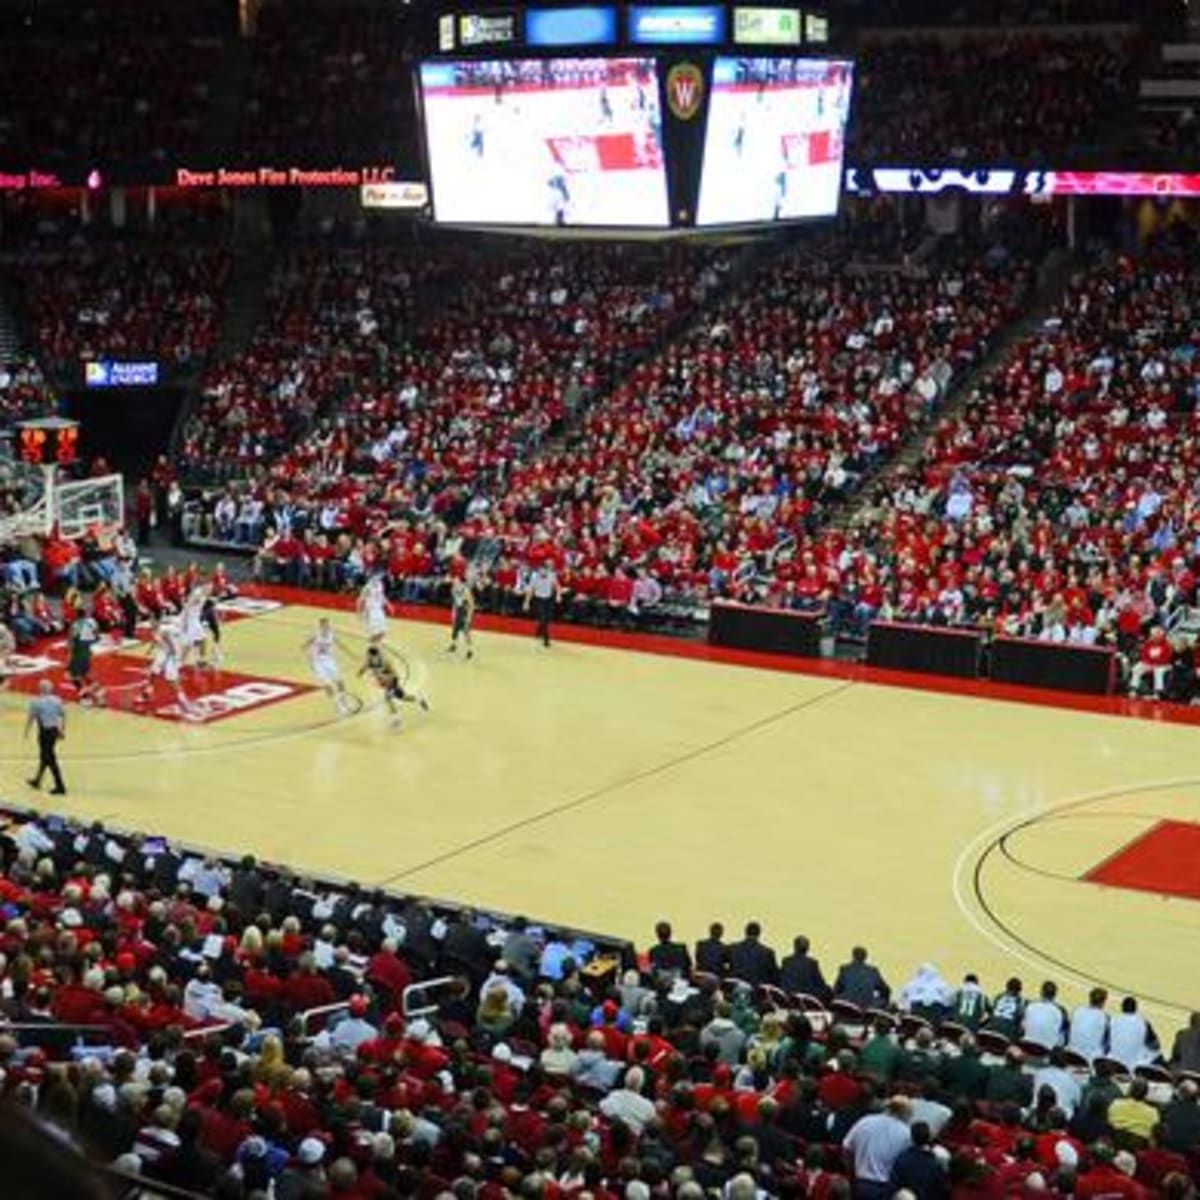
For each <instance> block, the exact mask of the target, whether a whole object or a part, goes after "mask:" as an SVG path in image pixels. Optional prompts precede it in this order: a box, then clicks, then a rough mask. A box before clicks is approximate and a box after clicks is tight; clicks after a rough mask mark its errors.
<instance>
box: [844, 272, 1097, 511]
mask: <svg viewBox="0 0 1200 1200" xmlns="http://www.w3.org/2000/svg"><path fill="white" fill-rule="evenodd" d="M1075 265H1076V264H1075V261H1074V259H1073V257H1072V256H1071V254H1070V253H1069V252H1068V251H1066V250H1064V249H1055V250H1053V251H1051V252H1050V254H1049V255H1048V256H1047V257H1046V259H1045V260H1044V261H1043V262H1042V265H1041V267H1040V269H1039V271H1038V280H1037V284H1036V286H1035V289H1034V293H1033V297H1032V299H1031V302H1030V306H1029V309H1028V311H1027V312H1026V313H1025V315H1024V316H1023V317H1022V318H1021V319H1020V320H1019V321H1017V322H1015V323H1014V324H1012V325H1010V326H1008V328H1007V329H1005V330H1004V331H1003V333H1001V334H1000V336H999V337H998V338H997V339H996V341H995V342H994V343H993V345H992V347H991V349H990V350H989V351H988V353H987V354H985V355H984V356H983V358H981V359H980V360H979V362H977V363H976V364H975V365H974V366H973V367H972V368H971V370H969V371H968V372H966V374H964V375H962V376H960V377H959V378H958V379H957V380H956V381H955V382H954V383H953V384H952V385H951V387H950V389H949V391H948V392H947V393H946V396H945V398H944V400H943V402H942V403H941V404H940V405H938V407H937V408H936V409H934V411H933V412H932V413H930V414H929V415H928V416H927V417H926V418H925V420H924V421H922V422H921V424H920V425H918V426H917V427H916V428H915V429H914V430H913V431H912V433H911V434H910V435H909V437H908V440H907V441H906V442H905V444H904V446H903V447H902V448H901V450H900V451H899V452H898V453H897V454H896V455H894V456H893V457H892V459H891V460H890V461H889V462H888V464H887V465H886V466H885V467H883V468H882V470H880V472H879V473H878V474H877V475H875V476H874V477H873V478H872V479H870V480H869V481H868V483H867V484H866V486H864V487H861V488H859V490H858V491H857V492H855V494H854V495H853V496H852V497H850V498H849V499H848V500H847V501H846V502H845V503H844V504H843V505H841V507H840V508H838V509H836V510H835V511H834V512H832V513H831V514H830V516H829V519H828V521H827V522H826V528H829V529H846V528H849V527H851V526H853V525H854V524H855V523H856V520H857V519H858V517H859V516H860V515H862V514H866V513H868V512H870V511H871V509H872V506H873V503H874V499H873V498H874V496H875V495H876V493H877V492H878V490H879V487H880V486H881V485H886V484H887V482H888V480H889V479H892V478H894V477H895V476H896V475H897V474H899V473H901V472H903V471H906V470H908V469H909V468H911V467H912V466H913V465H914V464H915V463H916V462H917V461H918V460H919V459H920V457H921V454H922V453H923V451H924V448H925V442H926V439H927V438H928V437H929V434H930V433H931V432H932V430H933V427H934V426H935V425H936V424H937V423H938V422H939V421H942V420H945V419H946V418H948V417H954V416H955V415H956V414H957V413H958V412H959V411H960V410H961V409H962V407H963V406H964V405H965V404H966V402H967V399H968V397H969V396H970V395H971V392H972V391H973V390H974V389H975V388H976V387H977V386H978V384H979V382H980V380H982V379H984V378H985V377H986V376H987V375H988V374H989V373H990V372H992V371H993V370H995V369H996V367H998V366H999V365H1000V364H1001V363H1002V362H1003V360H1004V356H1005V355H1006V354H1007V353H1008V351H1009V350H1010V349H1011V347H1012V346H1013V345H1015V344H1016V343H1017V342H1019V341H1020V340H1021V339H1022V338H1024V337H1027V336H1028V335H1029V334H1030V333H1032V332H1033V330H1034V329H1036V328H1037V327H1038V326H1039V325H1040V324H1041V323H1042V321H1044V320H1045V319H1046V317H1047V316H1049V314H1050V312H1051V311H1052V310H1053V308H1054V306H1055V305H1056V304H1057V303H1058V301H1059V299H1060V298H1061V297H1062V295H1063V292H1064V291H1065V290H1066V287H1067V283H1068V282H1069V280H1070V277H1071V273H1072V271H1073V269H1074V267H1075Z"/></svg>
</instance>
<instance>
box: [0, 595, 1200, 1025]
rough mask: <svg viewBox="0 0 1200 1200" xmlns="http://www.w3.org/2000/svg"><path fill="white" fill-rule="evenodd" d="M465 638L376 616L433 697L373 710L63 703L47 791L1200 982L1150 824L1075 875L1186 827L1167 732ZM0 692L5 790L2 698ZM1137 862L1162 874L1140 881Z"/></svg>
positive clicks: (639, 936) (141, 824) (968, 954)
mask: <svg viewBox="0 0 1200 1200" xmlns="http://www.w3.org/2000/svg"><path fill="white" fill-rule="evenodd" d="M317 615H318V612H317V610H316V609H314V608H309V607H304V606H299V605H287V606H283V607H279V608H277V609H275V610H274V611H269V612H266V613H264V614H262V615H259V616H256V617H254V618H253V619H247V620H243V621H240V622H238V623H236V624H230V625H228V626H227V627H226V661H227V665H228V667H229V668H230V669H231V670H236V671H237V672H239V673H241V674H242V675H245V676H249V677H254V678H266V679H272V680H283V681H293V682H295V683H300V684H307V683H309V682H311V681H310V680H309V678H308V672H307V664H306V661H305V659H304V657H303V655H302V653H301V651H300V644H301V642H302V641H303V639H304V638H305V637H307V635H308V633H309V631H310V630H311V628H312V627H313V625H314V622H315V620H316V617H317ZM332 615H333V619H334V623H335V627H336V628H337V629H338V630H339V632H340V634H341V635H342V636H343V638H344V639H345V641H346V642H347V644H348V645H349V646H351V647H352V648H353V649H354V650H355V652H356V653H357V652H358V650H359V649H360V648H361V646H362V639H361V637H360V636H359V631H358V626H357V622H356V620H355V618H354V616H353V615H352V614H351V613H345V612H336V613H334V614H332ZM476 636H477V649H478V654H477V657H476V659H475V661H473V662H469V663H468V662H465V661H463V660H462V657H461V654H460V655H459V656H457V658H455V657H451V656H448V655H446V654H445V652H444V645H445V640H446V637H445V630H444V628H443V627H442V626H440V625H435V624H431V623H429V622H427V621H396V622H393V629H392V632H391V634H390V635H389V644H390V645H392V646H394V647H396V648H397V649H399V650H400V651H402V653H403V654H404V656H405V657H406V659H407V660H408V662H409V664H410V667H411V675H412V682H413V683H414V684H416V685H417V686H420V687H423V688H425V689H426V690H427V691H428V693H429V698H430V701H431V703H432V706H433V711H432V712H430V713H429V714H424V713H421V712H419V711H416V710H415V709H409V710H407V711H406V713H405V727H404V729H403V730H402V731H400V732H395V731H393V730H391V729H390V728H389V727H388V722H387V719H386V715H385V714H384V713H383V712H382V711H381V710H380V709H379V708H378V706H377V704H376V701H375V697H374V695H373V694H372V692H371V690H370V688H369V687H367V686H366V685H365V683H361V684H357V685H355V686H357V687H359V689H360V690H361V692H362V694H363V695H364V696H365V697H367V698H368V701H369V704H368V707H367V708H366V709H365V710H364V711H363V712H362V713H360V714H359V715H357V716H355V717H353V718H350V719H347V720H344V721H335V720H334V719H333V718H332V712H331V707H330V705H329V702H328V701H327V699H326V698H325V697H324V695H322V694H321V693H319V692H315V691H312V692H306V693H303V694H297V695H294V696H291V697H290V698H285V699H282V700H280V701H279V702H278V703H272V704H268V705H266V706H264V707H254V708H250V709H248V710H247V711H244V712H241V713H238V714H235V715H232V716H228V717H226V718H225V719H223V720H220V721H214V722H211V723H204V724H200V725H187V724H181V723H176V722H170V721H164V720H156V719H153V718H151V717H147V716H144V715H137V714H135V713H131V712H120V711H108V710H91V711H81V710H78V709H72V711H71V719H72V726H71V730H70V736H69V739H68V741H67V743H66V744H65V746H64V751H63V760H64V764H65V766H66V769H67V773H68V782H69V784H70V786H71V793H70V795H69V796H68V797H66V800H65V803H63V804H62V805H61V808H63V809H64V810H66V811H69V812H71V813H73V814H77V815H81V816H88V817H91V816H100V817H103V818H104V819H105V820H108V821H110V822H112V823H114V824H116V825H119V826H124V827H133V828H141V829H146V830H153V831H161V832H164V833H166V834H168V835H170V836H172V837H176V838H180V839H183V840H186V841H190V842H193V843H198V844H201V845H205V846H211V847H215V848H219V849H222V850H227V851H236V852H242V851H245V850H252V851H254V852H256V853H258V854H259V855H260V856H263V857H265V858H268V859H270V860H273V861H279V862H286V863H290V864H293V865H295V866H297V867H300V868H308V869H313V870H320V871H326V872H332V873H336V874H339V875H342V876H347V877H353V878H356V879H359V880H361V881H364V882H368V883H381V884H382V883H386V884H389V885H392V886H395V887H398V888H403V889H409V890H412V891H414V892H419V893H423V894H426V895H431V896H439V897H446V898H452V899H456V900H461V901H467V902H472V903H476V904H478V905H481V906H490V907H495V908H498V909H501V910H509V911H519V912H524V913H527V914H528V915H530V916H533V917H536V918H539V919H544V920H549V921H562V922H569V923H572V924H576V925H581V926H584V927H587V928H593V929H604V930H608V931H612V932H615V933H620V934H624V935H627V936H629V937H631V938H633V939H635V940H636V941H637V942H638V943H639V944H645V943H646V941H647V938H648V934H649V931H650V930H651V928H652V925H653V922H654V921H655V920H656V919H657V918H659V917H660V916H667V917H670V918H671V919H672V920H673V921H674V922H675V925H676V929H677V930H678V932H679V933H680V934H682V935H684V936H686V937H687V938H688V939H689V940H690V939H692V938H694V937H695V936H696V935H697V934H698V933H700V932H701V930H702V929H703V928H704V926H705V925H706V924H707V922H708V921H709V920H711V919H713V918H719V919H722V920H724V922H725V924H726V927H727V928H730V929H735V928H740V926H741V925H742V924H743V923H744V922H745V921H746V920H747V919H750V918H755V919H758V920H760V921H761V922H762V923H763V926H764V929H765V934H766V937H767V939H768V940H770V941H772V942H773V943H774V944H776V945H778V946H780V947H786V946H787V944H788V943H789V942H790V939H791V937H792V935H793V934H794V933H797V932H801V931H803V932H806V933H808V934H809V935H810V936H811V937H812V939H813V943H814V947H815V949H816V951H817V953H818V954H819V955H820V956H821V958H822V959H823V961H824V962H825V963H826V965H827V966H829V967H832V966H834V965H836V963H837V962H839V961H842V960H843V959H844V958H845V957H846V956H847V953H848V951H849V948H850V946H851V945H852V944H853V943H854V942H856V941H859V940H863V941H865V943H866V944H867V945H868V946H869V947H870V948H871V950H872V953H873V955H874V956H875V957H876V958H877V960H878V961H879V962H880V963H881V965H882V966H883V968H884V970H885V973H886V974H887V975H888V976H889V978H891V979H892V981H893V982H894V983H896V984H899V983H901V982H903V980H904V979H905V978H907V977H908V975H909V974H911V972H912V970H913V969H914V967H915V966H916V965H917V964H919V963H920V962H922V961H924V960H926V959H930V960H933V961H934V962H936V963H937V964H938V965H939V967H940V968H941V969H942V970H943V972H944V973H945V974H946V975H947V976H948V977H951V978H955V977H958V976H960V975H961V973H962V972H963V971H965V970H968V969H974V970H977V971H978V972H980V974H981V976H982V978H983V979H984V982H985V984H986V985H987V986H988V987H989V989H990V988H998V987H999V986H1000V985H1001V983H1002V982H1003V976H1006V975H1007V974H1009V973H1013V972H1015V973H1018V974H1021V975H1023V977H1024V978H1025V979H1026V982H1027V986H1028V987H1032V986H1036V984H1037V982H1039V981H1040V979H1041V978H1042V977H1043V976H1050V977H1053V978H1056V979H1058V980H1059V981H1060V982H1061V983H1065V984H1067V985H1068V987H1067V988H1066V994H1067V997H1068V999H1069V1000H1071V1002H1073V1001H1074V998H1075V997H1076V996H1078V995H1079V994H1080V993H1081V992H1082V990H1083V989H1084V988H1086V987H1087V986H1089V985H1090V983H1091V982H1092V981H1094V980H1100V981H1103V982H1105V983H1106V984H1108V985H1109V986H1110V987H1111V988H1113V989H1114V990H1117V991H1124V990H1129V991H1133V992H1135V993H1137V994H1138V995H1139V996H1141V997H1142V998H1143V999H1144V1000H1145V1001H1146V1002H1147V1003H1148V1004H1149V1005H1150V1006H1151V1008H1152V1010H1153V1012H1154V1013H1155V1015H1156V1016H1157V1018H1158V1020H1159V1021H1160V1022H1161V1023H1162V1024H1163V1025H1165V1026H1167V1027H1170V1026H1173V1025H1174V1024H1175V1023H1177V1021H1178V1019H1179V1016H1180V1014H1181V1013H1182V1012H1184V1011H1186V1010H1188V1009H1190V1008H1191V1007H1193V1006H1196V1005H1197V1003H1198V1001H1200V959H1198V958H1197V956H1196V954H1195V953H1194V947H1195V946H1196V945H1197V937H1198V936H1200V901H1198V900H1197V899H1192V898H1189V896H1200V864H1197V863H1195V862H1192V863H1190V864H1189V863H1187V862H1181V863H1179V864H1176V865H1172V861H1171V860H1172V856H1171V854H1170V852H1169V846H1168V847H1167V851H1168V852H1167V853H1166V854H1165V856H1164V855H1163V854H1162V853H1157V855H1150V860H1152V861H1150V860H1148V861H1149V866H1148V867H1147V866H1146V865H1145V863H1143V861H1142V859H1141V858H1138V859H1137V861H1136V862H1133V861H1132V860H1131V867H1130V869H1131V871H1132V872H1133V874H1135V875H1136V874H1137V872H1138V871H1143V873H1144V871H1145V870H1148V871H1149V872H1150V875H1149V880H1148V886H1149V887H1150V888H1151V889H1152V890H1132V889H1130V888H1127V887H1123V886H1106V885H1102V884H1101V883H1097V882H1088V881H1086V880H1085V879H1084V877H1085V876H1087V875H1089V874H1090V873H1092V872H1094V871H1096V870H1098V869H1099V868H1101V866H1102V864H1104V863H1105V862H1106V860H1110V859H1114V858H1115V857H1117V858H1119V856H1121V855H1122V854H1123V853H1125V852H1127V848H1128V847H1130V846H1131V844H1135V843H1137V840H1138V839H1139V838H1140V837H1143V836H1144V835H1147V834H1148V833H1150V832H1151V831H1153V830H1155V829H1156V828H1157V826H1158V824H1159V822H1160V821H1163V820H1166V819H1170V820H1173V821H1176V822H1183V823H1185V824H1187V825H1188V826H1189V827H1190V826H1191V825H1192V824H1197V823H1200V761H1198V758H1200V755H1198V750H1200V731H1197V730H1196V729H1194V728H1192V727H1190V726H1189V725H1187V724H1174V723H1167V722H1162V721H1158V722H1156V721H1144V720H1136V719H1129V718H1126V717H1120V716H1112V715H1105V714H1103V713H1092V712H1086V711H1072V710H1069V709H1060V708H1055V707H1039V706H1035V705H1031V704H1027V703H1026V704H1022V703H1011V702H1005V701H999V700H995V699H982V698H977V697H973V696H961V695H953V694H944V693H939V692H937V691H929V690H922V689H917V688H909V687H897V686H877V685H875V684H871V683H865V682H856V681H854V680H852V679H851V680H847V679H840V678H829V677H822V676H814V675H807V674H798V673H794V672H784V671H775V670H763V669H753V668H749V667H745V666H734V665H726V664H722V663H717V662H705V661H694V660H691V659H688V658H681V657H670V656H664V655H662V654H648V653H638V652H633V651H630V650H625V649H611V648H605V647H602V646H597V645H583V644H567V643H565V642H559V643H558V644H556V645H555V646H554V647H553V648H552V649H551V650H549V651H547V650H544V649H542V648H541V647H540V646H539V645H537V644H536V643H535V642H534V641H533V640H532V638H530V637H527V636H515V635H510V634H501V633H494V632H483V633H477V635H476ZM344 665H345V666H346V668H347V669H348V672H349V671H352V670H353V668H354V667H355V666H356V665H357V664H356V663H354V662H351V661H347V662H345V664H344ZM2 703H3V705H4V707H3V710H2V715H0V729H5V730H7V737H6V738H5V739H4V741H3V743H2V749H3V754H0V781H3V784H4V786H5V790H6V791H8V792H9V794H10V795H12V796H13V798H14V799H23V798H26V797H30V796H32V793H31V792H29V790H28V789H27V788H25V787H24V785H23V783H22V782H21V780H22V779H23V777H24V776H25V775H26V774H27V773H28V771H27V764H28V762H29V760H30V753H29V749H30V748H29V746H28V745H24V746H23V745H22V744H21V743H20V741H19V733H20V726H21V724H22V722H23V698H22V697H18V696H14V695H11V694H10V695H8V696H6V697H5V698H4V700H3V702H2ZM1171 828H1177V827H1171V826H1168V827H1165V828H1164V830H1163V831H1159V833H1157V834H1153V835H1152V836H1153V837H1154V838H1158V839H1159V840H1161V839H1162V838H1165V837H1167V836H1168V835H1169V832H1170V829H1171ZM1160 835H1161V836H1160ZM1156 850H1157V851H1161V850H1162V847H1161V846H1159V847H1156ZM1128 852H1129V853H1136V852H1137V851H1136V846H1135V849H1134V851H1128ZM1164 858H1165V860H1166V862H1167V867H1166V868H1164V867H1163V865H1162V860H1163V859H1164ZM1156 864H1157V865H1156ZM1118 865H1120V864H1118ZM1175 866H1177V868H1178V869H1177V870H1176V869H1175ZM1164 869H1165V870H1166V871H1167V874H1168V875H1172V878H1171V879H1167V878H1166V877H1165V876H1164V879H1163V890H1164V891H1165V890H1176V891H1179V890H1182V892H1183V893H1185V894H1183V895H1175V896H1169V897H1168V896H1164V895H1162V894H1160V892H1159V890H1158V889H1157V884H1156V879H1157V878H1158V876H1157V875H1155V872H1156V871H1157V872H1159V873H1160V874H1161V873H1162V871H1163V870H1164ZM1189 872H1190V873H1189ZM1109 874H1111V872H1109V873H1108V874H1105V872H1103V871H1102V872H1101V876H1102V877H1104V878H1107V877H1108V875H1109ZM1116 874H1117V875H1118V876H1121V870H1117V871H1116ZM1126 874H1128V872H1126ZM1122 877H1123V876H1122ZM1193 880H1194V884H1195V886H1194V887H1193V886H1192V882H1191V881H1193ZM1145 886H1147V881H1146V880H1143V881H1142V887H1143V888H1144V887H1145Z"/></svg>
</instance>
